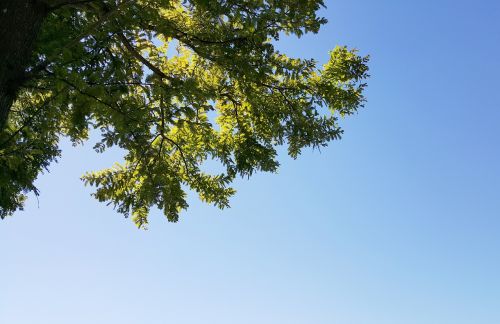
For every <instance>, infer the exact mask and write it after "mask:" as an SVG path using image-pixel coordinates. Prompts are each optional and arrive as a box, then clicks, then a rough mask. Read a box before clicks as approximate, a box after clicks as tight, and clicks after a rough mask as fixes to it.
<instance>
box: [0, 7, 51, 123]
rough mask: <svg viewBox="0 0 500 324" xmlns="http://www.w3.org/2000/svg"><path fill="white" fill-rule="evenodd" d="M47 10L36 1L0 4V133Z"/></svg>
mask: <svg viewBox="0 0 500 324" xmlns="http://www.w3.org/2000/svg"><path fill="white" fill-rule="evenodd" d="M47 14H48V8H47V6H46V5H45V4H44V3H42V1H37V0H0V132H1V131H2V130H4V128H5V126H6V124H7V120H8V118H9V112H10V110H11V107H12V104H13V103H14V101H15V99H16V96H17V94H18V91H19V88H20V87H21V85H22V84H23V82H24V81H25V77H26V68H27V67H28V65H29V63H30V60H31V58H32V55H33V50H34V46H35V41H36V38H37V35H38V32H39V31H40V28H41V26H42V23H43V21H44V19H45V17H46V16H47Z"/></svg>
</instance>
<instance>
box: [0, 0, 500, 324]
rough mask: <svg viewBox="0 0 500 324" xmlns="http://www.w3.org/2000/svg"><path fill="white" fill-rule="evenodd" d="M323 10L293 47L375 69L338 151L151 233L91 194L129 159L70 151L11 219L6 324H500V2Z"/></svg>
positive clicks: (2, 312) (4, 225)
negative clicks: (93, 184) (355, 59)
mask: <svg viewBox="0 0 500 324" xmlns="http://www.w3.org/2000/svg"><path fill="white" fill-rule="evenodd" d="M326 4H327V6H328V8H327V9H326V10H323V14H324V15H325V16H326V17H327V18H328V20H329V23H328V24H327V25H326V26H324V27H323V29H322V30H321V32H320V33H319V34H317V35H308V36H306V37H303V38H301V39H298V40H297V39H292V38H290V39H283V40H282V41H281V42H280V43H279V47H280V48H281V49H282V50H283V51H286V52H287V53H288V54H289V55H291V56H298V57H313V58H316V59H317V60H318V61H320V62H325V61H326V59H327V58H328V51H329V50H330V49H332V48H333V47H334V46H335V45H338V44H339V45H347V46H349V47H355V48H359V49H360V53H361V54H370V55H371V61H370V63H369V65H370V74H371V75H372V77H371V78H370V80H369V81H368V83H369V88H368V91H367V97H368V102H367V104H366V107H365V108H364V109H362V110H360V111H359V113H358V114H356V115H354V116H350V117H348V118H345V119H343V120H341V124H342V126H343V127H344V129H345V134H344V137H343V139H342V140H341V141H338V142H335V143H332V144H331V145H330V146H329V147H328V148H325V149H322V151H321V153H320V152H318V151H312V150H305V151H304V153H303V154H302V156H300V157H299V159H297V160H295V161H294V160H292V159H290V158H289V157H287V156H285V155H281V159H280V161H281V163H282V166H281V168H280V170H279V173H278V174H257V175H256V176H254V177H253V178H251V179H250V180H246V179H245V180H238V181H237V183H236V189H237V190H238V193H237V194H236V196H235V197H234V198H233V199H232V201H231V205H232V208H231V209H227V210H224V211H220V210H218V209H216V208H214V207H211V206H208V205H205V204H203V203H201V202H199V201H198V200H197V198H196V197H192V198H191V199H190V200H189V202H190V205H191V207H190V208H189V209H188V211H185V212H183V213H182V214H181V219H180V222H179V223H177V224H172V223H168V222H167V221H166V220H165V219H164V218H163V217H162V215H161V212H158V211H156V210H154V211H153V212H152V213H151V217H150V226H149V230H148V231H142V230H137V229H136V228H135V227H134V225H133V223H132V221H131V220H130V219H124V218H123V217H122V216H121V215H119V214H117V213H116V212H115V211H113V209H112V208H110V207H107V206H106V205H105V204H100V203H98V202H97V201H96V200H94V199H93V198H91V197H90V196H89V193H90V192H92V189H91V188H85V187H83V184H82V183H81V181H80V180H79V177H80V176H81V175H82V174H83V173H84V172H85V171H89V170H95V169H98V168H101V167H106V166H109V165H110V164H112V163H113V162H114V161H116V160H118V159H119V158H120V155H119V154H118V153H117V152H111V153H109V154H105V155H103V156H100V155H97V154H95V153H94V151H93V150H92V148H91V147H92V145H87V146H85V147H83V148H82V147H76V148H74V147H71V145H70V144H68V143H66V142H65V143H64V144H63V157H62V159H61V160H60V162H59V163H58V164H54V165H53V166H52V167H51V172H50V173H49V174H45V175H43V176H41V177H40V178H39V180H38V181H37V184H38V187H39V189H40V191H41V196H40V197H39V202H37V200H36V199H35V198H32V199H30V201H29V203H28V204H27V206H26V208H25V211H23V212H18V213H17V214H16V215H15V216H14V217H11V218H9V219H6V220H4V221H1V222H0V246H2V253H1V258H0V323H2V324H3V323H9V324H32V323H37V324H45V323H47V324H49V323H50V324H66V323H72V324H84V323H85V324H88V323H92V324H101V323H102V324H109V323H120V324H135V323H148V324H156V323H158V324H160V323H176V324H195V323H203V324H211V323H214V324H234V323H238V324H255V323H259V324H276V323H287V324H306V323H307V324H309V323H315V324H331V323H335V324H401V323H404V324H434V323H435V324H444V323H453V324H469V323H470V324H478V323H484V324H490V323H491V324H492V323H500V276H499V274H500V235H499V234H500V197H499V196H500V145H499V144H500V128H499V119H500V109H499V108H500V107H499V105H500V104H499V102H500V91H499V90H498V75H499V74H500V62H499V60H498V58H499V57H500V19H498V18H499V17H500V2H499V1H493V0H483V1H475V2H473V1H451V0H448V1H445V0H434V1H430V0H427V1H401V0H397V1H396V0H384V1H372V0H359V1H348V0H335V1H332V0H328V1H326Z"/></svg>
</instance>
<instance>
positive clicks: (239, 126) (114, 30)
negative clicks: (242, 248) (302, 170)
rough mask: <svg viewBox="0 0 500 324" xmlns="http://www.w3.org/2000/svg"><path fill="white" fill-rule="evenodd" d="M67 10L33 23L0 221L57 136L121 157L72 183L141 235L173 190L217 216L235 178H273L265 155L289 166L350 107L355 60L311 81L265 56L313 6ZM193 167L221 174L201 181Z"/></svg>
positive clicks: (50, 153)
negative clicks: (209, 166) (211, 163)
mask: <svg viewBox="0 0 500 324" xmlns="http://www.w3.org/2000/svg"><path fill="white" fill-rule="evenodd" d="M70 2H73V4H66V5H59V6H58V8H57V10H53V11H52V12H51V13H50V15H49V16H48V17H47V18H46V21H45V23H44V25H43V30H42V31H41V34H40V35H39V37H38V43H37V49H36V51H35V53H34V55H33V60H32V65H31V66H30V68H29V69H28V71H30V72H31V71H32V72H33V73H36V77H34V78H32V79H31V80H30V81H29V82H27V83H26V84H25V85H24V88H23V89H22V91H21V92H20V93H19V95H18V99H17V101H16V103H15V104H14V106H13V110H12V113H11V114H10V119H9V123H8V128H7V129H6V130H5V131H4V132H3V133H2V134H0V170H1V171H0V185H1V191H0V206H1V208H0V216H1V217H2V218H3V217H5V216H7V215H9V214H11V213H12V212H13V211H15V210H16V209H18V208H21V207H22V204H23V201H24V199H25V197H24V194H26V193H27V192H29V191H34V192H35V193H37V190H36V188H35V187H34V186H33V181H34V180H35V179H36V177H37V175H38V173H39V172H40V171H41V170H43V169H46V168H47V167H48V165H49V163H50V162H51V161H54V160H55V159H56V158H57V157H58V156H59V154H60V152H59V150H58V144H57V143H58V139H59V138H60V137H61V136H68V137H70V138H71V140H72V141H73V142H74V143H75V144H77V143H81V142H82V141H85V140H86V139H88V135H89V132H90V131H92V130H93V129H96V130H98V131H100V133H101V135H102V140H101V141H99V142H98V143H97V144H96V145H95V149H96V151H98V152H103V151H104V150H106V149H107V148H109V147H112V146H118V147H120V148H122V149H124V150H125V151H126V152H127V153H126V156H125V160H124V161H123V162H122V163H120V164H116V165H114V166H113V167H111V168H109V169H105V170H101V171H97V172H90V173H87V174H85V175H84V176H83V178H82V179H83V181H84V182H85V183H86V184H89V185H93V186H96V188H97V189H96V192H95V197H96V198H97V199H98V200H99V201H106V202H110V203H112V204H113V205H114V206H115V207H116V208H117V210H118V211H119V212H121V213H123V214H125V215H129V214H130V215H131V216H132V218H133V220H134V222H135V223H136V224H137V226H139V227H144V226H146V225H147V216H148V212H149V209H150V208H151V207H152V206H157V207H158V208H159V209H161V210H162V211H163V212H164V214H165V215H166V217H167V218H168V220H169V221H177V220H178V217H179V212H180V211H181V210H182V209H185V208H186V207H187V206H188V204H187V202H186V194H185V189H184V188H189V189H192V190H194V191H196V192H197V193H198V194H199V196H200V198H201V199H202V200H203V201H205V202H207V203H211V204H214V205H216V206H218V207H220V208H224V207H227V206H228V204H229V198H230V197H231V195H233V194H234V192H235V191H234V189H232V188H231V187H230V186H229V185H230V183H231V182H232V180H233V179H235V177H237V176H242V177H245V176H250V175H252V174H253V173H254V172H256V171H271V172H272V171H276V169H277V168H278V162H277V159H276V158H277V157H276V155H277V152H276V147H277V146H280V145H286V146H287V147H288V153H289V154H290V156H292V157H293V158H296V157H297V156H298V155H299V154H300V152H301V150H302V149H303V148H304V147H320V146H324V145H326V144H327V143H328V142H329V141H331V140H334V139H338V138H340V136H341V134H342V130H341V129H340V128H339V126H338V124H337V119H338V116H342V115H350V114H352V113H354V112H355V111H356V110H357V109H358V108H359V107H360V106H362V104H363V102H364V97H363V95H362V92H363V89H364V88H365V83H364V79H366V78H367V76H368V75H367V71H368V68H367V65H366V63H367V61H368V58H367V57H361V56H359V55H358V54H357V53H356V51H354V50H348V49H347V48H346V47H337V48H335V49H334V50H332V51H331V53H330V59H329V61H328V62H327V63H326V64H325V65H324V66H323V68H322V69H319V68H318V67H317V64H316V62H315V61H314V60H307V59H296V58H290V57H288V56H286V55H285V54H283V53H280V52H279V51H277V50H276V49H275V47H274V46H273V42H276V41H277V40H278V39H279V37H280V36H281V35H283V34H294V35H297V36H301V35H303V34H304V33H307V32H313V33H316V32H318V30H319V28H320V26H321V25H322V24H324V23H326V20H325V19H323V18H321V17H319V16H318V15H317V11H318V10H319V8H320V7H321V6H322V5H323V3H322V1H319V0H303V1H293V0H268V1H263V0H245V1H241V0H227V1H221V0H219V1H214V0H192V1H180V0H175V1H174V0H140V1H127V0H122V1H111V0H108V1H105V0H102V1H70ZM211 114H214V115H216V118H215V120H213V119H210V118H209V116H211ZM207 160H216V161H218V162H220V164H221V165H222V166H223V167H224V170H225V172H223V173H221V174H208V173H206V172H204V171H202V169H201V166H202V165H203V163H204V162H205V161H207Z"/></svg>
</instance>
